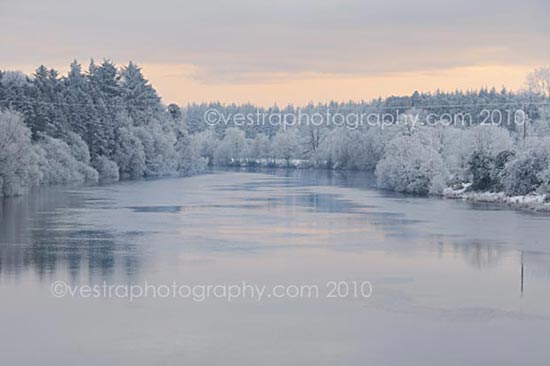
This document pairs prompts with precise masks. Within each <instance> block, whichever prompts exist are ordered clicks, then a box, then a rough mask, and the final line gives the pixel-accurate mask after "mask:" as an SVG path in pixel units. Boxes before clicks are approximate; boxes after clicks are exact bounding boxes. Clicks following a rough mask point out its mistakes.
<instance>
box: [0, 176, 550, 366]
mask: <svg viewBox="0 0 550 366" xmlns="http://www.w3.org/2000/svg"><path fill="white" fill-rule="evenodd" d="M371 181H372V179H371V178H370V177H369V176H368V175H365V174H362V173H357V172H347V173H344V172H330V171H313V170H312V171H306V170H304V171H284V170H278V171H270V172H269V171H263V172H244V171H217V172H214V173H211V174H207V175H202V176H197V177H191V178H181V179H180V178H178V179H159V180H149V181H132V182H122V183H117V184H112V185H105V186H94V187H77V188H69V187H52V188H44V189H40V190H37V191H36V192H33V193H32V194H29V195H27V196H25V197H18V198H12V199H4V200H3V201H1V206H0V208H1V211H0V299H1V300H0V324H1V326H0V364H2V365H41V366H47V365H52V366H53V365H55V366H60V365H102V366H105V365H219V364H224V365H277V366H280V365H330V366H333V365H366V364H369V365H423V366H425V365H438V366H439V365H484V366H486V365H499V366H502V365H548V362H549V360H550V347H549V340H550V217H549V216H544V215H537V214H533V213H529V212H522V211H514V210H512V209H508V208H504V207H499V206H490V205H480V204H472V203H467V202H461V201H453V200H444V199H437V198H417V197H411V196H402V195H397V194H390V193H386V192H381V191H379V190H376V189H373V188H372V184H371ZM243 282H245V283H247V284H249V285H250V286H258V287H261V286H265V288H266V289H267V291H270V290H272V289H273V288H274V287H276V286H279V288H280V289H283V291H286V290H288V289H303V288H304V285H308V286H317V289H318V290H319V294H318V296H309V297H308V296H302V295H303V294H301V295H300V296H293V295H294V292H293V291H292V293H290V294H287V293H284V294H285V296H279V297H276V296H267V295H265V294H264V295H265V296H264V297H263V298H261V299H258V298H255V297H253V296H249V297H247V296H241V297H237V298H233V299H231V301H229V300H228V299H227V298H225V297H223V296H221V294H222V292H223V291H222V290H221V289H223V286H229V285H235V286H237V285H240V284H243ZM366 283H368V284H369V285H370V288H369V289H368V290H369V291H367V292H368V294H366V293H365V291H364V290H365V287H364V286H363V285H364V284H366ZM52 284H65V285H66V287H65V288H66V289H68V290H67V291H66V292H67V293H58V292H54V293H52V291H57V290H58V289H54V287H53V286H52ZM129 284H131V285H135V286H146V285H145V284H149V285H151V286H153V285H154V286H157V287H156V290H158V294H157V296H137V295H138V293H136V298H133V299H131V300H130V299H129V298H128V297H125V296H124V293H123V292H122V293H117V294H116V296H115V295H113V294H110V296H107V294H106V293H105V292H102V293H101V295H100V296H96V295H97V293H93V292H92V293H91V295H90V294H89V293H88V295H86V292H82V291H81V289H82V288H85V286H89V287H92V288H95V289H97V288H102V289H105V286H111V288H113V286H119V287H115V288H116V289H117V290H116V291H118V289H121V288H124V285H126V286H127V285H129ZM332 284H336V285H338V286H342V284H344V285H343V286H344V288H342V287H338V288H337V289H334V288H331V286H333V285H332ZM163 285H165V287H169V286H174V288H175V286H178V287H179V289H180V290H181V289H182V288H183V287H185V288H186V289H193V291H195V290H196V289H198V288H201V289H204V288H205V287H204V286H206V285H210V286H218V285H219V287H218V289H220V291H221V292H219V293H218V294H219V295H220V296H210V297H205V298H202V297H201V296H200V295H201V294H199V293H198V292H196V293H195V295H196V296H194V297H192V296H190V295H189V294H187V295H189V296H186V295H185V294H184V295H182V293H181V292H180V293H177V296H176V293H174V294H172V293H171V295H174V296H164V295H161V293H160V287H159V286H163ZM356 285H359V287H360V289H359V290H363V291H358V292H357V291H344V290H346V289H347V290H349V289H350V288H352V290H353V287H354V286H356ZM83 286H84V287H83ZM94 286H95V287H94ZM201 286H202V287H201ZM362 286H363V287H362ZM127 287H128V286H127ZM361 287H362V288H361ZM137 288H138V287H136V289H137ZM225 288H226V289H227V287H225ZM52 289H53V290H52ZM71 289H73V290H74V289H79V291H80V292H78V293H75V292H74V291H73V293H72V294H71ZM150 290H151V291H153V290H152V287H151V289H150ZM156 290H155V291H156ZM354 290H357V288H355V289H354ZM331 293H332V294H331ZM330 295H336V296H330Z"/></svg>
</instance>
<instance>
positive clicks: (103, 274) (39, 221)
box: [0, 188, 140, 280]
mask: <svg viewBox="0 0 550 366" xmlns="http://www.w3.org/2000/svg"><path fill="white" fill-rule="evenodd" d="M87 206H89V205H88V202H87V201H86V198H85V197H84V196H83V194H82V193H80V194H76V193H68V192H66V191H65V192H63V191H62V190H61V189H54V188H52V189H48V190H47V191H45V190H41V191H38V192H34V193H31V194H29V195H28V196H25V197H16V198H9V199H3V200H0V276H2V275H7V274H10V275H15V276H19V275H20V274H21V272H22V271H24V270H27V269H32V270H34V271H35V272H36V273H37V274H38V275H39V276H40V277H43V276H45V275H49V274H55V273H56V272H61V271H64V272H66V273H67V274H68V275H69V276H70V277H71V278H73V279H75V280H76V279H78V278H82V277H85V276H88V277H89V278H90V280H96V279H97V280H99V279H101V280H106V279H110V278H111V277H112V276H113V275H114V273H115V271H116V272H117V275H124V276H126V277H132V276H133V275H134V274H136V273H137V272H138V270H139V265H140V259H139V257H138V256H137V250H136V248H135V246H134V245H132V244H131V242H132V239H133V235H134V234H131V233H130V234H124V233H123V234H121V233H118V232H112V231H108V230H101V229H97V228H96V227H94V228H87V227H86V226H85V225H82V224H78V223H76V222H75V218H76V217H75V216H74V215H78V213H77V212H76V211H75V209H81V208H85V207H87ZM118 272H122V273H118Z"/></svg>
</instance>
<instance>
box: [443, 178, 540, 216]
mask: <svg viewBox="0 0 550 366" xmlns="http://www.w3.org/2000/svg"><path fill="white" fill-rule="evenodd" d="M470 186H471V184H469V183H468V184H465V185H464V186H463V187H462V188H460V189H453V188H445V189H444V190H443V197H445V198H449V199H461V200H465V201H472V202H479V203H495V204H502V205H506V206H510V207H513V208H519V209H527V210H531V211H536V212H548V213H550V200H549V198H550V197H549V196H548V195H545V194H537V193H531V194H528V195H525V196H507V195H506V194H505V193H504V192H474V191H469V188H470Z"/></svg>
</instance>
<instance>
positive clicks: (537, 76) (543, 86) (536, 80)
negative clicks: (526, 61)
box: [527, 67, 550, 98]
mask: <svg viewBox="0 0 550 366" xmlns="http://www.w3.org/2000/svg"><path fill="white" fill-rule="evenodd" d="M527 87H528V88H529V91H531V92H532V93H535V94H539V95H542V96H543V97H545V98H550V67H539V68H537V69H535V70H534V71H533V72H531V73H529V75H527Z"/></svg>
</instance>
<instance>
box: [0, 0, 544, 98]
mask: <svg viewBox="0 0 550 366" xmlns="http://www.w3.org/2000/svg"><path fill="white" fill-rule="evenodd" d="M548 14H550V2H548V1H543V0H527V1H523V2H519V1H511V0H500V1H497V0H478V1H437V0H418V1H414V2H412V1H406V0H363V1H360V0H317V1H314V0H279V1H277V2H271V1H260V0H257V1H249V0H233V1H225V0H201V1H196V0H189V1H176V0H157V1H155V2H148V3H146V4H145V3H136V2H134V1H130V0H119V1H116V2H113V1H107V0H96V1H94V2H92V3H89V2H82V1H76V0H72V1H69V0H57V1H47V0H42V1H39V0H33V1H15V0H1V1H0V44H1V51H0V69H9V70H21V71H24V72H27V73H30V72H32V71H33V70H34V69H35V68H36V66H38V65H39V64H45V65H46V66H48V67H54V68H56V69H58V70H60V71H62V72H65V71H66V70H67V68H68V65H69V63H70V62H71V61H72V60H73V59H78V60H79V61H81V62H82V64H83V65H87V63H88V62H89V59H90V58H91V57H94V58H95V59H96V60H98V61H101V60H102V59H103V58H108V59H111V60H112V61H114V62H116V63H118V64H123V63H127V62H128V61H129V60H133V61H135V62H137V63H138V64H140V65H141V66H142V68H143V70H144V73H145V75H146V77H147V78H148V79H149V80H150V81H151V83H152V84H153V85H154V86H155V88H156V89H157V90H158V92H159V94H160V95H161V96H162V97H163V100H164V102H165V103H171V102H174V103H178V104H186V103H190V102H202V101H221V102H224V103H232V102H235V103H243V102H252V103H255V104H260V105H271V104H273V103H277V104H280V105H283V104H287V103H293V104H305V103H308V102H310V101H312V102H323V101H328V100H337V101H345V100H361V99H371V98H375V97H378V96H388V95H400V94H410V93H412V92H413V91H414V90H419V91H433V90H436V89H442V90H454V89H457V88H460V89H476V88H479V87H483V86H488V87H490V86H495V87H497V88H500V87H502V86H506V87H507V88H509V89H519V88H522V87H523V86H524V80H525V76H526V74H527V73H528V72H529V71H531V70H532V69H533V68H535V67H537V66H542V65H547V64H549V63H550V61H549V60H550V42H548V40H550V27H549V26H548V21H547V19H546V18H547V16H548Z"/></svg>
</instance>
